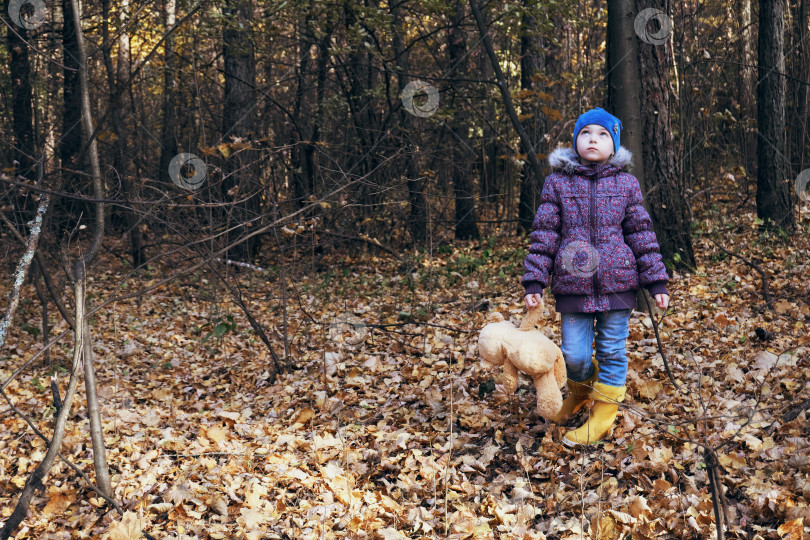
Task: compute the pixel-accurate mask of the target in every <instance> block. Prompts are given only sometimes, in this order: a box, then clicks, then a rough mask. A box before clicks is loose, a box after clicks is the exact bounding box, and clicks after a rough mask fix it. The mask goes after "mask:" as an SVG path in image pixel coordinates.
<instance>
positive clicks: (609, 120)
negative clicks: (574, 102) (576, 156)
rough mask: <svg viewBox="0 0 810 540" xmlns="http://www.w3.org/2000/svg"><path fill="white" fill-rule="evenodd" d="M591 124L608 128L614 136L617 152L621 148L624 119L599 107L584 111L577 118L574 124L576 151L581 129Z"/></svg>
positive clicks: (614, 147)
mask: <svg viewBox="0 0 810 540" xmlns="http://www.w3.org/2000/svg"><path fill="white" fill-rule="evenodd" d="M591 124H596V125H598V126H602V127H603V128H605V129H606V130H608V133H610V136H611V137H613V151H614V152H615V151H616V150H618V149H619V146H621V145H620V144H619V142H620V135H621V132H622V121H621V120H619V119H618V118H616V117H615V116H613V115H612V114H610V113H609V112H607V111H606V110H605V109H601V108H599V107H597V108H595V109H591V110H590V111H588V112H585V113H582V114H581V115H580V116H579V118H577V124H576V125H575V126H574V152H576V151H577V136H578V135H579V131H580V130H581V129H582V128H584V127H585V126H589V125H591Z"/></svg>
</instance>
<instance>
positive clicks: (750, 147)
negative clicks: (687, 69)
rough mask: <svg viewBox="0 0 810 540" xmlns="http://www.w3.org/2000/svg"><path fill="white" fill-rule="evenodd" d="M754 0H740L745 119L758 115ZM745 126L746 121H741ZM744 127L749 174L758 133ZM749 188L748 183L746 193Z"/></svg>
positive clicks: (744, 150) (754, 165)
mask: <svg viewBox="0 0 810 540" xmlns="http://www.w3.org/2000/svg"><path fill="white" fill-rule="evenodd" d="M752 1H753V0H740V26H741V34H740V40H739V43H740V49H741V50H740V58H741V60H740V61H741V62H742V64H743V66H742V69H740V92H739V96H740V112H741V114H740V116H741V117H742V118H743V119H746V120H747V119H749V118H754V116H755V115H756V100H755V97H756V88H755V84H754V75H755V74H756V68H755V67H754V66H755V63H756V57H755V56H754V28H753V27H754V25H753V18H752V16H751V11H752V10H751V2H752ZM741 124H742V125H743V126H745V122H741ZM742 129H743V137H742V142H743V146H742V148H741V150H742V155H743V160H744V161H743V166H744V167H745V170H746V173H747V176H749V177H750V175H751V174H752V173H753V171H754V169H755V167H756V148H757V137H756V133H754V132H752V131H751V129H745V127H743V128H742ZM747 193H748V188H747V184H746V194H747Z"/></svg>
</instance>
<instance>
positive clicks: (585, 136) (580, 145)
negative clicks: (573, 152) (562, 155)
mask: <svg viewBox="0 0 810 540" xmlns="http://www.w3.org/2000/svg"><path fill="white" fill-rule="evenodd" d="M577 154H579V157H580V159H581V160H582V162H583V163H584V164H586V165H587V164H591V163H606V162H607V160H609V159H610V156H611V155H612V154H613V138H612V137H611V136H610V133H608V130H606V129H605V128H603V127H602V126H600V125H598V124H588V125H587V126H585V127H584V128H582V129H581V130H580V131H579V135H577Z"/></svg>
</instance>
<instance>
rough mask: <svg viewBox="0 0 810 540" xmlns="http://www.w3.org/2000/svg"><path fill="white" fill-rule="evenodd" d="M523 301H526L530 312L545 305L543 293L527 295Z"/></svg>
mask: <svg viewBox="0 0 810 540" xmlns="http://www.w3.org/2000/svg"><path fill="white" fill-rule="evenodd" d="M523 299H524V300H526V310H527V311H529V310H531V309H533V308H536V307H537V306H539V305H541V304H542V303H543V293H534V294H527V295H526V296H524V297H523Z"/></svg>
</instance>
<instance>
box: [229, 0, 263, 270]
mask: <svg viewBox="0 0 810 540" xmlns="http://www.w3.org/2000/svg"><path fill="white" fill-rule="evenodd" d="M223 14H224V15H225V28H224V31H223V40H224V43H225V48H224V63H225V104H224V109H223V124H222V138H223V139H224V140H225V142H230V141H231V140H233V139H235V138H238V139H245V140H250V139H251V138H252V137H253V136H254V135H255V133H254V131H255V129H256V126H255V117H256V115H255V111H256V104H257V102H256V59H255V55H254V47H253V37H252V35H251V24H252V20H253V2H252V0H227V1H226V2H225V6H224V7H223ZM256 160H257V154H256V152H255V151H254V150H241V151H238V152H234V153H233V154H231V156H230V157H229V158H228V160H227V161H226V162H225V173H226V175H225V179H224V181H223V182H222V197H224V198H225V199H226V200H228V199H229V198H230V199H231V200H234V199H237V198H239V199H245V198H246V200H244V202H240V203H238V204H237V203H235V204H234V205H233V206H231V212H230V214H229V216H228V219H227V225H228V226H229V227H234V226H236V227H237V228H236V229H235V230H234V231H233V232H232V233H230V234H228V239H227V242H228V244H229V245H231V244H235V243H236V242H237V241H238V240H239V239H240V237H241V236H242V235H243V234H244V232H243V231H244V229H243V228H242V227H240V225H241V224H244V223H245V222H247V221H248V220H250V219H253V218H255V217H256V216H257V215H258V213H259V208H260V201H261V199H260V189H261V182H260V181H259V180H258V178H257V177H256V175H255V174H253V172H252V171H253V169H254V167H255V161H256ZM234 188H237V190H236V192H235V193H234V192H233V191H232V190H233V189H234ZM229 192H230V193H229ZM240 231H242V232H240ZM258 248H259V243H258V241H257V239H255V238H249V239H248V240H247V241H245V242H240V243H238V244H237V245H236V247H234V248H232V249H230V250H229V252H228V256H227V258H230V259H234V260H242V261H246V262H249V261H250V260H252V259H253V257H254V256H255V255H256V253H257V251H258Z"/></svg>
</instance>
